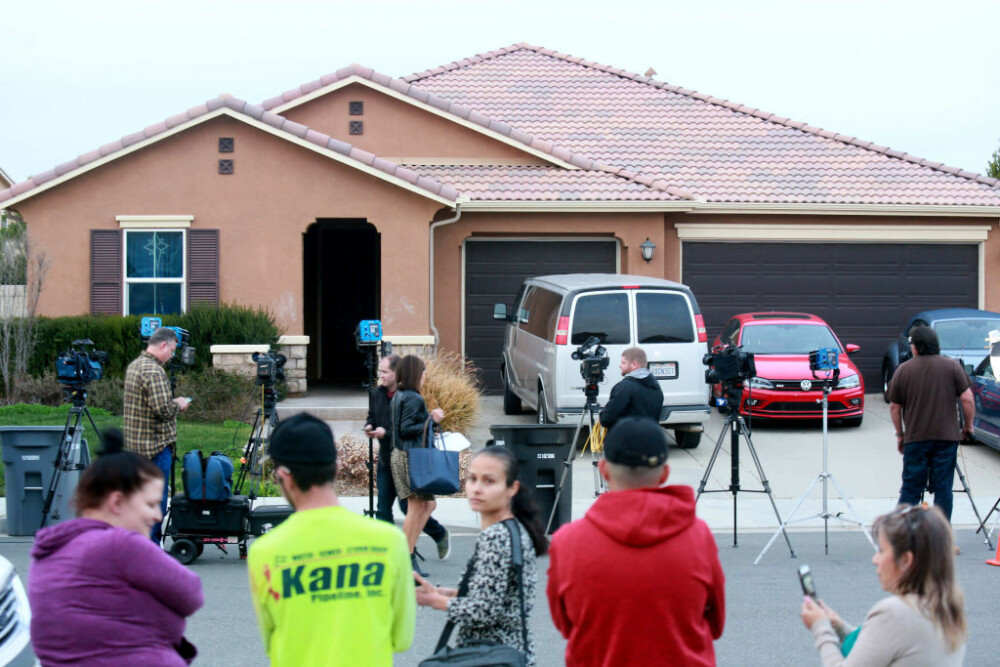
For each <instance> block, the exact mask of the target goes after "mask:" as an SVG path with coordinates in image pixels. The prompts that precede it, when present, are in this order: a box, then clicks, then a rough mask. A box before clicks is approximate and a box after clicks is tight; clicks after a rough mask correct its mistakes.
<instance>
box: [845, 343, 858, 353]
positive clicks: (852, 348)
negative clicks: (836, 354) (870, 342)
mask: <svg viewBox="0 0 1000 667" xmlns="http://www.w3.org/2000/svg"><path fill="white" fill-rule="evenodd" d="M845 347H846V348H847V354H854V353H855V352H857V351H859V350H860V349H861V346H860V345H855V344H854V343H848V344H847V345H846V346H845Z"/></svg>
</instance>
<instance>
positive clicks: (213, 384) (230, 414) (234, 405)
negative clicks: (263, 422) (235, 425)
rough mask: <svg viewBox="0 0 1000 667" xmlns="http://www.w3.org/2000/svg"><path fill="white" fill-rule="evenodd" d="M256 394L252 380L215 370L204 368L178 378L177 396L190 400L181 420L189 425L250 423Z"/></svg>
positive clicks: (256, 390)
mask: <svg viewBox="0 0 1000 667" xmlns="http://www.w3.org/2000/svg"><path fill="white" fill-rule="evenodd" d="M258 393H259V392H258V389H257V387H256V383H255V382H254V379H253V378H251V377H247V376H245V375H239V374H237V373H227V372H226V371H223V370H220V369H218V368H205V369H204V370H200V371H190V372H187V373H180V374H178V376H177V395H178V396H190V397H191V398H192V399H193V400H192V401H191V405H190V407H188V409H187V410H186V411H185V412H184V418H185V419H188V420H191V421H202V422H213V423H216V424H221V423H224V422H227V423H228V422H229V421H231V420H232V421H237V422H249V421H251V420H252V419H253V416H254V413H255V411H256V407H257V404H256V403H255V399H256V398H257V395H258Z"/></svg>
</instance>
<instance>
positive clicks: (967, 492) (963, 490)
mask: <svg viewBox="0 0 1000 667" xmlns="http://www.w3.org/2000/svg"><path fill="white" fill-rule="evenodd" d="M955 472H956V473H958V479H959V481H960V482H962V488H961V489H955V490H954V491H952V495H954V494H956V493H964V494H965V495H966V496H968V498H969V504H971V505H972V512H973V514H975V515H976V521H978V522H979V523H978V528H976V534H977V535H978V534H979V531H983V537H984V538H985V539H984V541H985V542H986V545H987V546H988V547H989V548H990V549H992V548H993V542H992V541H991V540H990V535H991V534H992V533H993V531H992V530H990V531H987V530H986V522H987V521H989V519H990V515H991V514H993V512H994V511H995V510H996V509H997V505H993V508H992V509H991V510H990V511H989V514H987V515H986V519H983V518H982V517H980V516H979V508H977V507H976V501H975V500H973V498H972V489H971V488H969V482H968V481H967V480H966V479H965V473H963V472H962V466H961V465H960V464H959V462H958V457H957V455H956V458H955ZM930 480H931V470H929V469H928V471H927V486H926V487H924V491H923V492H922V493H921V494H920V496H921V498H920V499H921V500H923V496H924V495H925V494H927V493H930V494H932V495H933V493H934V489H932V488H931V482H930ZM953 481H954V480H953ZM935 500H936V499H935ZM997 504H1000V500H997Z"/></svg>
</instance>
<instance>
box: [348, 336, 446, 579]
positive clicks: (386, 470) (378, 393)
mask: <svg viewBox="0 0 1000 667" xmlns="http://www.w3.org/2000/svg"><path fill="white" fill-rule="evenodd" d="M399 359H400V357H399V355H398V354H390V355H389V356H387V357H384V358H383V359H382V360H381V361H380V362H379V364H378V376H379V380H380V382H379V386H378V387H376V388H375V394H374V396H372V405H371V411H370V412H369V413H368V419H367V420H366V421H365V434H366V435H367V436H368V437H369V438H376V439H377V440H378V468H376V471H375V480H376V484H377V486H378V509H377V510H376V512H375V514H376V516H377V517H378V518H379V519H381V520H382V521H387V522H389V523H393V517H392V504H393V502H395V501H396V485H395V483H393V481H392V470H391V469H390V467H389V457H390V454H391V453H392V438H391V436H390V435H389V429H390V428H391V427H392V414H391V412H390V407H389V406H390V403H391V402H392V396H393V394H395V393H396V364H397V363H398V362H399ZM406 505H407V502H406V501H405V500H400V501H399V509H401V510H402V511H403V514H406ZM424 532H425V533H426V534H427V536H428V537H430V538H431V539H432V540H434V543H435V544H436V545H437V550H438V558H441V559H442V560H444V559H445V558H447V557H448V556H449V555H450V554H451V535H449V533H448V529H447V528H445V527H444V526H442V525H441V524H440V523H438V522H437V520H436V519H434V517H430V518H429V519H427V523H426V524H424Z"/></svg>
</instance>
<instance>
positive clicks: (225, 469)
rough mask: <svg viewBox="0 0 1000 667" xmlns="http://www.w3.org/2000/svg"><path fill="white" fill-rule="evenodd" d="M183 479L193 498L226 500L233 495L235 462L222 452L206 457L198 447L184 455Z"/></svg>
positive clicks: (188, 494)
mask: <svg viewBox="0 0 1000 667" xmlns="http://www.w3.org/2000/svg"><path fill="white" fill-rule="evenodd" d="M181 479H182V480H183V482H184V490H185V491H186V492H187V497H188V498H190V499H191V500H200V501H213V502H225V501H227V500H229V498H230V496H232V495H233V462H232V461H230V460H229V457H228V456H226V455H225V454H223V453H222V452H212V454H211V455H210V456H209V457H208V458H207V459H206V458H205V457H204V455H203V454H202V453H201V450H199V449H196V450H194V451H190V452H188V453H187V454H185V455H184V466H183V469H182V471H181Z"/></svg>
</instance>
